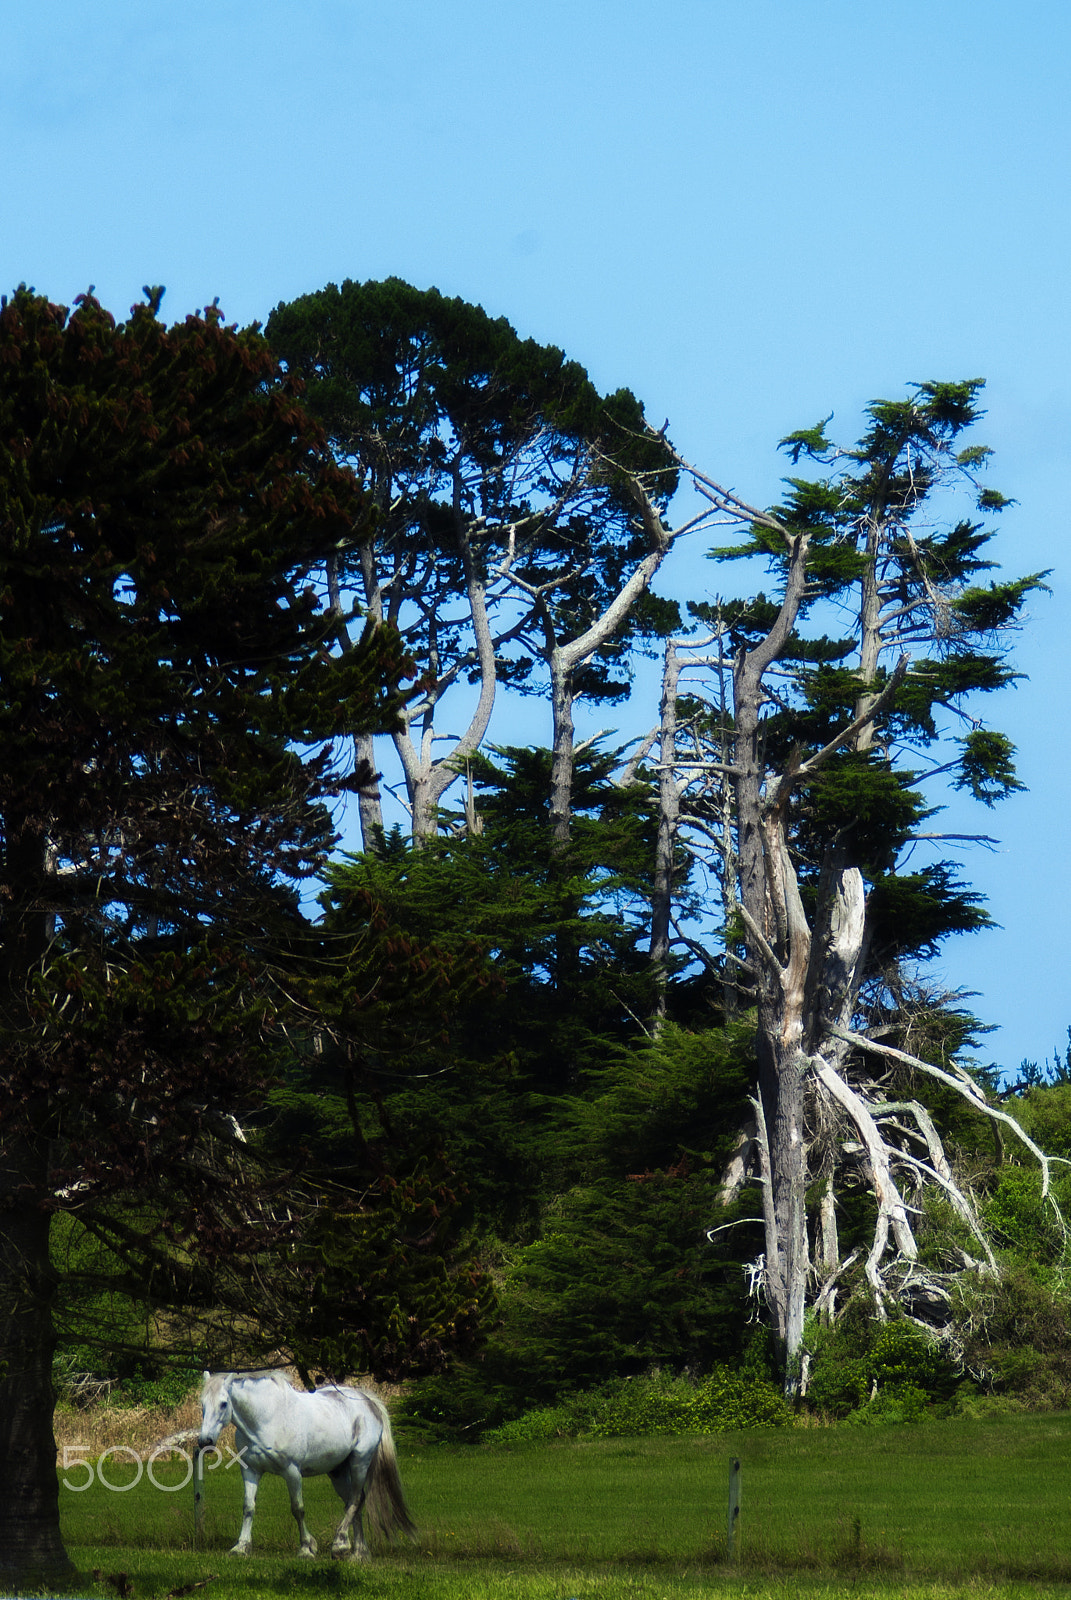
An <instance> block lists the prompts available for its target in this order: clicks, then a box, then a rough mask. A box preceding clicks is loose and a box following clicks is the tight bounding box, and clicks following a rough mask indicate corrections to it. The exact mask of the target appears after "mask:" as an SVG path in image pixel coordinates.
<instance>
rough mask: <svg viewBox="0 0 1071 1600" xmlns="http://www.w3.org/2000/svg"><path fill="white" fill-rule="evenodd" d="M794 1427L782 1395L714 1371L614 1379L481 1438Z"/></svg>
mask: <svg viewBox="0 0 1071 1600" xmlns="http://www.w3.org/2000/svg"><path fill="white" fill-rule="evenodd" d="M793 1420H794V1417H793V1413H792V1409H791V1407H790V1406H789V1404H788V1402H787V1401H786V1400H785V1397H784V1395H783V1394H782V1393H781V1392H780V1390H779V1389H777V1388H776V1387H775V1386H774V1385H773V1384H772V1383H770V1382H768V1381H767V1380H765V1379H762V1378H756V1377H754V1376H752V1375H750V1374H749V1373H747V1372H743V1371H739V1370H732V1369H730V1368H728V1367H719V1368H716V1369H715V1370H714V1371H713V1372H711V1373H709V1374H708V1375H707V1376H706V1377H705V1378H702V1379H700V1380H699V1381H698V1382H695V1383H693V1382H692V1381H691V1380H689V1379H687V1378H679V1377H670V1376H667V1375H665V1374H662V1373H652V1374H648V1375H647V1376H646V1377H640V1378H625V1379H618V1380H616V1381H614V1382H612V1383H609V1384H606V1385H604V1386H603V1387H602V1388H600V1389H595V1390H588V1391H586V1392H585V1393H582V1394H577V1395H572V1396H566V1397H564V1398H563V1399H561V1400H560V1401H559V1402H558V1404H557V1405H555V1406H546V1407H542V1408H540V1409H538V1410H535V1411H528V1412H526V1413H525V1414H524V1416H522V1417H519V1418H517V1419H516V1420H515V1421H512V1422H508V1423H505V1424H504V1425H503V1426H501V1427H499V1428H495V1429H493V1430H492V1431H490V1432H489V1433H487V1434H485V1436H484V1437H485V1438H486V1439H487V1440H488V1441H490V1442H494V1443H499V1444H507V1443H508V1444H515V1443H520V1442H522V1441H538V1440H544V1439H549V1438H561V1437H570V1438H588V1439H613V1438H621V1437H629V1436H631V1437H636V1436H641V1435H653V1434H681V1433H701V1434H715V1433H731V1432H735V1431H736V1430H738V1429H741V1428H754V1427H786V1426H788V1425H790V1424H791V1423H792V1422H793Z"/></svg>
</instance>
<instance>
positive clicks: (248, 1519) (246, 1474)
mask: <svg viewBox="0 0 1071 1600" xmlns="http://www.w3.org/2000/svg"><path fill="white" fill-rule="evenodd" d="M241 1468H242V1486H243V1491H244V1492H243V1495H242V1528H241V1532H240V1533H239V1535H238V1543H237V1544H233V1545H231V1549H230V1553H231V1555H232V1556H247V1555H248V1554H249V1547H250V1545H251V1544H252V1542H253V1512H254V1511H255V1510H256V1505H257V1490H258V1489H259V1488H260V1473H259V1472H254V1471H253V1469H252V1467H247V1466H246V1464H245V1462H244V1461H243V1462H242V1463H241Z"/></svg>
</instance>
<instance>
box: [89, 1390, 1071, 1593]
mask: <svg viewBox="0 0 1071 1600" xmlns="http://www.w3.org/2000/svg"><path fill="white" fill-rule="evenodd" d="M730 1455H736V1456H738V1457H739V1458H740V1460H741V1462H742V1465H743V1511H742V1516H741V1540H740V1544H741V1552H740V1561H739V1563H738V1565H737V1566H735V1567H730V1566H728V1565H727V1563H726V1550H725V1503H726V1493H727V1483H728V1462H729V1457H730ZM1069 1455H1071V1417H1069V1416H1064V1415H1061V1416H1046V1417H1025V1418H1000V1419H993V1420H989V1421H975V1422H951V1423H950V1422H945V1423H940V1424H933V1425H924V1426H920V1427H912V1428H884V1429H849V1428H839V1429H800V1430H777V1431H774V1430H770V1431H756V1432H751V1433H746V1434H736V1435H726V1436H723V1437H721V1438H716V1439H704V1438H693V1437H689V1438H678V1439H633V1440H603V1441H597V1442H575V1441H562V1442H560V1443H557V1444H552V1445H526V1446H515V1447H497V1448H491V1447H486V1448H480V1447H476V1448H467V1449H457V1450H451V1449H446V1448H442V1447H439V1448H413V1447H409V1448H403V1451H402V1456H401V1466H402V1473H403V1477H404V1480H405V1484H406V1490H407V1493H408V1496H409V1502H410V1506H411V1508H412V1510H413V1513H414V1516H415V1517H416V1520H417V1522H418V1523H419V1525H420V1537H419V1540H418V1542H417V1544H416V1545H415V1546H407V1547H404V1548H399V1549H396V1550H392V1551H387V1552H381V1553H379V1554H378V1555H377V1557H376V1559H375V1561H374V1562H373V1563H372V1565H371V1566H365V1567H355V1566H340V1565H339V1564H337V1563H335V1562H332V1561H331V1560H330V1558H329V1557H324V1558H321V1559H319V1560H317V1561H315V1562H308V1561H302V1560H299V1558H298V1557H297V1556H296V1554H295V1553H294V1552H295V1545H296V1540H295V1536H294V1526H293V1521H292V1519H291V1516H290V1510H289V1504H288V1501H287V1497H286V1491H285V1489H284V1486H283V1484H282V1483H281V1482H280V1481H279V1480H277V1479H265V1480H264V1483H263V1486H262V1488H261V1495H260V1503H259V1505H258V1510H257V1519H256V1523H255V1526H254V1549H255V1552H256V1553H255V1554H254V1555H253V1556H251V1557H248V1558H246V1559H244V1560H243V1559H240V1558H232V1557H229V1556H228V1555H227V1553H226V1552H227V1550H228V1548H229V1546H230V1545H231V1544H232V1543H233V1541H234V1538H235V1536H236V1534H237V1531H238V1525H239V1521H240V1506H241V1481H240V1479H239V1477H238V1474H237V1471H236V1470H230V1471H225V1470H223V1469H219V1470H217V1471H216V1472H214V1473H209V1474H207V1484H206V1501H207V1530H206V1543H205V1548H204V1549H203V1550H199V1551H195V1550H194V1549H193V1548H192V1534H193V1505H192V1502H193V1493H192V1487H187V1488H186V1489H184V1490H182V1491H181V1492H179V1493H176V1494H167V1493H164V1492H161V1491H160V1490H158V1489H154V1488H153V1487H152V1486H151V1485H150V1484H148V1483H147V1482H146V1480H145V1479H142V1482H141V1483H140V1484H139V1485H138V1486H137V1487H136V1488H135V1489H133V1490H131V1491H130V1492H129V1493H116V1492H109V1491H107V1490H105V1489H104V1488H102V1487H101V1486H100V1485H99V1484H98V1483H94V1484H93V1486H92V1488H90V1489H89V1490H88V1491H86V1492H85V1493H75V1492H72V1491H70V1490H66V1489H61V1491H60V1492H61V1509H62V1512H63V1516H64V1528H65V1536H66V1539H67V1543H68V1548H69V1549H70V1551H71V1555H72V1557H73V1559H74V1560H75V1562H76V1564H77V1566H78V1568H79V1575H80V1576H79V1581H78V1583H77V1584H76V1585H74V1586H72V1589H71V1592H76V1593H79V1594H85V1595H90V1594H93V1595H101V1596H104V1595H115V1594H116V1593H117V1592H118V1590H119V1588H120V1587H121V1585H116V1584H110V1583H109V1582H108V1575H109V1574H117V1573H124V1574H126V1577H127V1580H128V1582H129V1583H130V1584H131V1585H132V1592H133V1596H134V1597H135V1600H142V1597H145V1600H149V1597H151V1596H159V1597H161V1600H162V1597H164V1596H166V1595H167V1594H168V1593H169V1591H172V1590H174V1589H177V1588H179V1587H180V1586H181V1585H183V1584H189V1583H194V1582H197V1581H199V1580H201V1579H204V1578H207V1577H209V1576H211V1577H212V1580H213V1581H212V1582H211V1583H210V1584H209V1586H208V1591H207V1592H208V1594H209V1595H210V1596H211V1597H212V1600H252V1597H254V1596H256V1595H259V1594H282V1595H289V1594H294V1595H308V1596H310V1597H314V1596H317V1595H321V1594H334V1593H336V1592H337V1593H345V1592H346V1591H349V1590H353V1591H354V1592H355V1593H356V1592H358V1591H359V1592H360V1594H361V1596H362V1597H368V1600H380V1597H382V1600H418V1597H419V1600H463V1597H464V1600H491V1597H494V1600H497V1597H499V1596H506V1595H509V1596H516V1597H519V1600H536V1597H539V1600H571V1597H575V1600H582V1597H595V1596H598V1597H600V1600H601V1597H607V1600H617V1597H622V1600H624V1597H637V1600H640V1597H642V1600H647V1597H651V1600H656V1597H661V1600H678V1597H680V1600H684V1597H693V1596H699V1595H705V1596H720V1595H726V1596H729V1595H732V1596H734V1597H741V1596H747V1595H751V1594H754V1595H756V1596H758V1595H762V1596H771V1597H776V1600H780V1597H781V1596H782V1595H783V1596H785V1597H786V1600H787V1597H788V1596H789V1595H801V1596H804V1597H805V1600H807V1597H810V1596H814V1597H816V1600H817V1597H820V1596H821V1597H825V1596H829V1597H834V1596H837V1597H840V1596H847V1595H849V1594H850V1595H852V1596H856V1597H865V1596H869V1595H874V1596H879V1595H881V1596H892V1595H897V1596H903V1595H908V1594H910V1595H911V1596H918V1597H923V1596H933V1597H934V1600H942V1597H946V1596H947V1597H949V1600H951V1597H953V1596H959V1595H963V1596H968V1595H969V1596H972V1597H974V1600H984V1597H987V1596H994V1597H1004V1596H1012V1595H1015V1596H1019V1595H1024V1594H1030V1595H1032V1596H1044V1595H1047V1594H1054V1595H1055V1594H1061V1595H1063V1596H1066V1595H1067V1594H1068V1586H1069V1585H1071V1518H1069V1517H1068V1514H1067V1511H1068V1498H1069V1489H1071V1482H1069V1476H1068V1460H1069ZM107 1470H108V1475H109V1477H110V1479H111V1480H112V1481H113V1482H116V1483H119V1482H121V1481H122V1480H123V1468H122V1466H121V1465H120V1464H119V1462H118V1461H116V1460H115V1459H114V1458H113V1459H112V1460H111V1461H109V1462H108V1464H107ZM155 1470H156V1476H157V1477H158V1478H159V1479H160V1480H161V1481H167V1473H168V1469H167V1468H166V1467H163V1466H158V1467H157V1468H156V1469H155ZM62 1476H63V1474H61V1478H62ZM85 1476H86V1475H85V1473H84V1471H82V1472H79V1473H77V1474H75V1473H72V1474H70V1477H71V1479H72V1481H74V1482H82V1481H84V1480H85ZM306 1505H307V1508H308V1513H309V1524H310V1527H311V1528H312V1530H313V1532H314V1533H315V1535H316V1537H317V1538H318V1539H319V1540H320V1541H321V1544H326V1543H327V1542H329V1539H330V1534H331V1532H332V1530H333V1527H334V1523H335V1521H336V1520H337V1514H338V1513H337V1510H336V1507H337V1506H338V1502H337V1500H336V1499H335V1497H334V1494H333V1492H332V1490H331V1488H330V1485H329V1484H328V1483H327V1482H326V1480H321V1479H314V1480H310V1481H309V1482H308V1483H307V1484H306ZM94 1569H98V1570H100V1571H101V1573H102V1574H103V1576H102V1579H101V1580H100V1581H96V1582H94V1581H93V1580H91V1579H90V1576H89V1575H90V1574H91V1573H92V1572H93V1570H94Z"/></svg>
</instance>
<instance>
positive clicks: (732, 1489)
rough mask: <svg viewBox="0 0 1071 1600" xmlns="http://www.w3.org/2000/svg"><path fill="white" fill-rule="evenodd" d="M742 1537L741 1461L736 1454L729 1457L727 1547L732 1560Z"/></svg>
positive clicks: (736, 1553) (735, 1555)
mask: <svg viewBox="0 0 1071 1600" xmlns="http://www.w3.org/2000/svg"><path fill="white" fill-rule="evenodd" d="M739 1537H740V1461H739V1458H738V1457H736V1456H730V1458H729V1519H728V1524H727V1527H726V1539H725V1542H726V1548H727V1550H728V1556H729V1560H730V1561H735V1560H736V1558H737V1555H738V1554H739V1549H738V1541H739Z"/></svg>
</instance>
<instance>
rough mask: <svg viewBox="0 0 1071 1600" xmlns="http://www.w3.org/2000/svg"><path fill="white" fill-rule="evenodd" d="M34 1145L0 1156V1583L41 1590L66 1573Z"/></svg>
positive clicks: (9, 1148)
mask: <svg viewBox="0 0 1071 1600" xmlns="http://www.w3.org/2000/svg"><path fill="white" fill-rule="evenodd" d="M47 1173H48V1161H47V1145H46V1144H45V1142H44V1141H43V1140H41V1141H37V1142H36V1143H35V1144H34V1145H32V1146H29V1147H26V1148H19V1147H17V1146H14V1145H11V1144H9V1145H5V1146H3V1147H2V1148H0V1577H2V1578H3V1579H4V1581H5V1583H10V1584H11V1585H14V1584H15V1583H16V1582H18V1583H31V1582H34V1583H36V1582H41V1581H45V1580H48V1579H50V1578H58V1577H62V1576H64V1575H66V1574H67V1573H69V1572H71V1571H73V1565H72V1563H71V1561H70V1559H69V1557H68V1555H67V1552H66V1550H65V1549H64V1546H63V1539H62V1536H61V1534H60V1523H59V1479H58V1475H57V1472H56V1440H55V1435H54V1434H53V1431H52V1413H53V1409H54V1406H55V1395H54V1393H53V1389H52V1354H53V1350H54V1348H55V1336H54V1334H53V1329H52V1293H53V1278H52V1271H51V1266H50V1263H49V1249H48V1242H49V1216H48V1213H47V1212H46V1211H45V1210H43V1209H42V1208H41V1206H40V1203H39V1197H40V1195H41V1194H42V1193H43V1192H44V1190H45V1185H46V1181H47Z"/></svg>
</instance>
